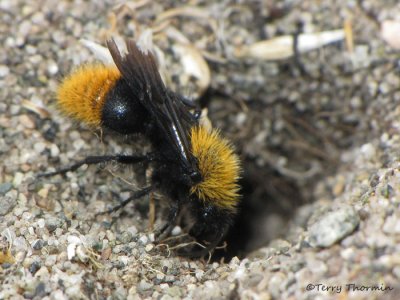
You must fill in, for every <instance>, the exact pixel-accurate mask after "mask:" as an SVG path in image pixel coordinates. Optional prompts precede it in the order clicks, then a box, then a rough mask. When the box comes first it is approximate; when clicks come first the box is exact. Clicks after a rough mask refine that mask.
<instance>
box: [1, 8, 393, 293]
mask: <svg viewBox="0 0 400 300" xmlns="http://www.w3.org/2000/svg"><path fill="white" fill-rule="evenodd" d="M172 3H174V4H172ZM399 15H400V5H399V4H398V1H394V0H393V1H377V0H365V1H317V0H315V1H313V0H307V1H268V0H265V1H238V2H237V3H236V2H234V1H230V0H228V1H221V2H220V3H214V1H196V0H193V1H185V3H177V2H176V1H146V0H143V1H131V2H128V3H127V4H123V5H115V4H114V3H113V1H108V2H104V1H98V2H97V1H90V2H85V1H7V0H0V19H1V22H0V100H1V101H0V161H1V164H0V234H1V240H0V248H1V250H2V251H1V252H0V283H1V284H0V286H1V289H0V299H126V298H128V299H146V298H147V299H154V298H155V299H182V298H184V299H225V298H229V299H396V295H398V293H399V290H400V286H399V283H398V282H399V279H400V254H399V253H400V249H399V247H400V246H399V245H400V244H399V240H400V211H399V204H400V191H399V186H400V185H399V183H400V173H399V167H400V163H399V159H398V156H399V150H398V149H400V134H399V128H400V123H399V120H400V110H399V108H398V104H399V102H400V89H399V86H400V79H399V74H400V69H399V58H400V50H399V48H400V46H399V43H400V41H399V40H400V36H399V34H398V32H400V31H399V30H398V29H396V28H398V27H399V26H400V25H399V22H400V20H399ZM396 18H397V20H396ZM396 26H397V27H396ZM343 28H346V34H347V40H344V39H341V40H339V41H338V42H335V43H331V44H330V45H326V46H324V47H322V46H320V47H317V49H315V50H312V51H308V52H304V53H299V54H298V55H296V56H290V57H288V58H285V59H282V60H267V59H266V58H265V52H267V50H270V49H271V48H273V47H276V45H275V46H274V45H272V46H271V45H267V46H265V45H264V46H263V47H261V50H257V51H256V54H254V53H252V54H249V52H246V51H249V49H254V48H252V47H254V45H255V43H257V42H259V41H264V40H267V39H271V38H274V37H278V36H285V35H287V36H292V37H293V36H294V35H295V34H296V33H298V34H303V33H318V32H324V31H332V30H337V29H343ZM149 30H152V33H153V35H152V40H153V43H154V46H155V49H157V57H158V59H159V63H160V69H161V72H162V74H163V76H164V79H165V81H166V82H167V83H168V85H169V86H170V87H171V88H173V89H175V90H177V91H179V92H180V93H182V94H185V95H188V96H191V97H193V98H198V96H199V95H202V97H200V98H199V99H200V100H199V101H200V102H201V105H202V106H203V107H207V108H208V116H209V118H210V120H211V121H212V123H213V125H214V126H215V127H219V128H221V132H222V133H223V134H224V135H225V136H226V137H228V138H230V139H231V140H232V142H233V144H234V145H235V147H236V149H237V152H238V154H239V155H240V157H241V160H242V165H243V169H244V171H243V179H242V181H241V184H242V186H243V190H242V195H243V198H242V204H241V212H240V214H239V215H238V217H237V220H236V223H235V225H234V226H233V228H232V230H231V231H230V233H229V234H228V237H227V243H226V248H225V249H220V250H218V251H216V253H215V255H214V257H213V259H212V260H211V261H209V260H208V258H207V257H205V258H204V259H197V260H189V259H186V258H182V257H178V256H176V255H174V251H173V249H172V246H171V245H169V246H168V245H166V244H164V245H160V244H156V243H154V235H153V234H152V231H151V230H150V229H149V228H150V224H149V223H150V222H149V217H148V214H149V204H148V199H143V200H141V201H138V202H137V203H134V204H133V203H132V204H130V205H128V206H127V207H126V208H125V209H124V211H123V212H119V213H115V214H111V215H104V216H101V217H95V213H96V212H101V211H104V210H105V209H107V208H108V207H109V206H110V205H113V204H116V203H118V201H121V200H124V199H126V198H127V197H129V195H130V193H131V192H132V190H135V189H137V188H138V187H140V186H143V184H145V183H146V180H147V179H146V178H147V176H146V175H148V172H147V171H146V170H145V166H139V167H135V168H122V167H120V166H117V165H113V164H111V165H106V166H103V168H101V167H93V166H92V167H88V168H85V167H82V168H81V169H79V170H77V171H76V172H71V173H68V175H67V176H55V177H52V178H45V179H43V178H42V179H38V178H37V174H39V173H40V172H44V171H46V170H54V169H55V168H57V167H59V166H61V165H67V164H69V163H72V162H73V161H76V160H77V159H79V158H83V157H85V156H86V155H93V154H97V155H99V154H105V153H107V154H109V153H133V152H135V151H143V149H144V147H147V146H146V145H145V141H142V140H140V142H138V141H136V140H132V139H126V138H124V137H117V138H116V137H115V136H114V135H113V134H110V133H107V132H105V133H104V135H102V136H101V135H100V134H99V132H98V131H97V132H96V131H93V130H90V129H89V128H87V127H85V126H83V125H82V124H77V123H76V122H74V121H71V120H70V119H68V118H66V117H65V116H63V115H62V114H60V113H59V112H58V110H57V107H56V105H55V92H56V89H57V85H58V83H59V81H60V80H61V79H62V77H63V76H65V75H66V74H68V72H69V71H70V70H71V69H73V67H74V66H77V65H79V64H81V63H85V62H88V61H94V60H95V57H94V55H93V53H92V52H91V51H89V50H88V49H87V48H86V47H85V46H84V45H83V44H82V42H81V39H86V40H89V41H93V42H96V43H99V44H103V45H104V41H105V40H106V39H107V38H110V37H117V38H118V37H123V38H127V37H129V38H136V39H138V38H139V37H140V36H143V34H146V32H149ZM391 30H393V31H394V32H395V34H392V35H391V34H390V31H391ZM396 30H397V31H396ZM298 39H300V36H299V37H298ZM291 50H292V49H291V47H289V48H288V51H289V52H290V51H291ZM246 53H247V54H246ZM185 59H186V60H185ZM190 63H192V64H193V66H194V67H195V70H198V69H199V70H200V71H199V72H198V73H196V72H195V71H193V69H190V68H188V67H187V66H188V64H190ZM196 68H197V69H196ZM159 198H161V199H159V200H160V201H158V202H157V203H161V204H157V205H156V212H157V213H156V225H159V224H161V223H162V221H163V220H164V219H165V214H164V210H163V203H164V204H165V201H162V197H159ZM156 200H157V199H156ZM183 231H185V229H183ZM181 232H182V229H180V228H176V230H175V231H174V233H176V234H179V233H181Z"/></svg>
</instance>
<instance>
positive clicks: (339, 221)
mask: <svg viewBox="0 0 400 300" xmlns="http://www.w3.org/2000/svg"><path fill="white" fill-rule="evenodd" d="M359 223H360V218H359V216H358V214H357V212H356V211H355V210H354V209H353V208H352V207H347V206H346V207H342V208H341V209H339V210H337V211H334V212H329V213H327V214H325V215H322V216H321V217H320V219H319V220H318V221H317V222H315V223H314V224H313V225H311V226H310V227H309V229H308V230H309V242H310V244H311V246H313V247H329V246H332V245H333V244H334V243H336V242H338V241H339V240H341V239H343V238H344V237H346V236H347V235H349V234H351V233H352V232H353V231H354V229H355V228H356V227H357V226H358V224H359Z"/></svg>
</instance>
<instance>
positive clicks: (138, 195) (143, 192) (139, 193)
mask: <svg viewBox="0 0 400 300" xmlns="http://www.w3.org/2000/svg"><path fill="white" fill-rule="evenodd" d="M152 190H153V186H148V187H145V188H142V189H141V190H139V191H136V192H134V193H133V195H132V196H130V197H129V198H128V199H126V200H124V201H122V202H121V203H120V204H118V205H116V206H114V207H112V208H110V209H108V210H106V211H103V212H100V213H97V214H96V216H98V215H104V214H111V213H113V212H115V211H117V210H120V209H121V208H124V207H125V206H126V205H127V204H128V203H129V202H131V201H133V200H136V199H139V198H142V197H143V196H146V195H148V194H149V193H150V192H151V191H152Z"/></svg>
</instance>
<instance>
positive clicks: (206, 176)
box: [190, 126, 240, 211]
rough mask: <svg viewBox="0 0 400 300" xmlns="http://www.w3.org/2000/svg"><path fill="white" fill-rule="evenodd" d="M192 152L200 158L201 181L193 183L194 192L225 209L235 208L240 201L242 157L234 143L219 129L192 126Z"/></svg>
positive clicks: (192, 190) (200, 197)
mask: <svg viewBox="0 0 400 300" xmlns="http://www.w3.org/2000/svg"><path fill="white" fill-rule="evenodd" d="M191 144H192V153H193V155H194V156H195V157H196V158H197V160H198V166H199V170H200V173H201V175H202V177H203V180H202V182H200V183H199V184H197V185H195V186H193V187H192V188H191V190H190V192H191V194H195V195H197V197H198V198H199V199H200V200H202V201H205V202H209V203H212V204H214V205H216V206H218V207H220V208H222V209H227V210H230V211H235V209H236V206H237V204H238V202H239V194H238V192H239V185H238V183H237V181H238V179H239V173H240V165H239V158H238V157H237V155H236V154H235V153H234V152H233V147H232V145H231V144H230V143H229V142H228V141H227V140H225V139H223V138H222V137H221V136H220V135H219V133H218V131H216V130H212V131H211V132H210V131H208V130H207V129H205V128H204V127H201V126H195V127H193V128H192V130H191Z"/></svg>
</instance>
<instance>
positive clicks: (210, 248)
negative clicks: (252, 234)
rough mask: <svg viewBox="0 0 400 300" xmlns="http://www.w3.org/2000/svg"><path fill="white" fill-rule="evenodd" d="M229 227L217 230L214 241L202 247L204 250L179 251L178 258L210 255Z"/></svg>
mask: <svg viewBox="0 0 400 300" xmlns="http://www.w3.org/2000/svg"><path fill="white" fill-rule="evenodd" d="M202 226H205V227H207V224H203V225H202ZM228 228H229V226H223V227H221V228H219V229H218V233H217V234H216V235H215V237H214V239H213V240H212V241H209V244H206V245H204V246H205V247H204V248H201V249H199V250H194V251H193V250H192V251H190V250H189V251H188V250H181V251H178V252H177V254H178V255H179V256H185V257H189V258H199V257H203V256H205V255H207V254H209V253H212V252H213V250H214V249H215V248H216V247H217V246H218V244H219V243H220V242H221V241H222V239H223V238H224V237H225V235H226V233H227V231H228ZM199 247H200V246H199Z"/></svg>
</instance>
